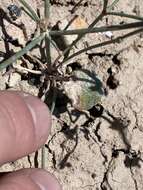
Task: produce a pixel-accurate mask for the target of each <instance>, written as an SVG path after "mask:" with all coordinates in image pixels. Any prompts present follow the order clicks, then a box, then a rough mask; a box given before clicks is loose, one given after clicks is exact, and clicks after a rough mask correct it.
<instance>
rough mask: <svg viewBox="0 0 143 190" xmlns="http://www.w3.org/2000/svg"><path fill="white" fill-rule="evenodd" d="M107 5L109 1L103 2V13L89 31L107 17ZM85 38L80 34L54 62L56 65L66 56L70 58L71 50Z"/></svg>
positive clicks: (104, 0) (90, 26)
mask: <svg viewBox="0 0 143 190" xmlns="http://www.w3.org/2000/svg"><path fill="white" fill-rule="evenodd" d="M107 4H108V0H103V9H102V12H101V13H100V14H99V16H98V17H97V18H96V19H95V20H94V21H93V22H92V23H91V24H90V25H89V27H88V29H89V31H90V30H91V29H92V28H93V27H94V26H95V25H96V24H97V23H98V22H99V21H100V20H101V19H102V18H103V17H104V16H105V15H106V8H107ZM84 36H85V33H84V34H80V35H79V36H78V37H77V38H76V40H74V41H73V42H72V43H71V45H69V46H68V47H67V48H66V49H65V50H64V51H63V54H62V55H59V56H58V57H57V58H56V60H55V61H54V65H56V63H57V61H58V60H59V59H60V58H61V57H62V56H64V55H66V57H68V55H69V52H70V50H71V49H72V47H73V46H75V45H76V44H77V42H78V41H79V40H81V38H83V37H84Z"/></svg>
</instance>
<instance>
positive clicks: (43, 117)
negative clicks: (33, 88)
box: [23, 95, 51, 144]
mask: <svg viewBox="0 0 143 190" xmlns="http://www.w3.org/2000/svg"><path fill="white" fill-rule="evenodd" d="M23 98H24V100H25V103H26V104H27V107H28V109H29V111H30V113H31V116H32V120H33V124H34V127H35V132H36V137H37V141H38V144H39V141H43V140H44V139H45V137H47V136H48V134H49V131H50V128H51V114H50V112H49V109H48V107H47V105H46V104H44V103H43V102H42V101H41V100H40V99H38V98H37V97H34V96H32V95H28V96H27V95H24V96H23ZM43 138H44V139H43Z"/></svg>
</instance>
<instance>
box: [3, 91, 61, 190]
mask: <svg viewBox="0 0 143 190" xmlns="http://www.w3.org/2000/svg"><path fill="white" fill-rule="evenodd" d="M50 128H51V115H50V112H49V110H48V108H47V106H46V105H45V104H44V103H43V102H41V101H40V100H39V99H37V98H36V97H33V96H31V95H28V94H24V93H21V92H13V91H1V92H0V135H1V137H0V165H3V164H4V163H7V162H10V161H15V160H17V159H19V158H21V157H23V156H26V155H28V154H30V153H32V152H34V151H36V150H37V149H39V148H40V147H41V146H42V145H43V144H44V143H45V141H46V140H47V137H48V134H49V133H50ZM0 189H1V190H19V189H20V190H61V187H60V185H59V183H58V181H57V180H56V178H55V177H54V176H52V175H51V174H49V173H48V172H47V171H45V170H42V169H22V170H18V171H15V172H9V173H1V174H0Z"/></svg>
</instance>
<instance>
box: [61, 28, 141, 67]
mask: <svg viewBox="0 0 143 190" xmlns="http://www.w3.org/2000/svg"><path fill="white" fill-rule="evenodd" d="M142 31H143V28H141V29H138V30H135V31H133V32H130V33H127V34H125V35H123V36H119V37H117V38H115V39H112V40H109V41H106V42H102V43H99V44H95V45H93V46H90V47H87V48H84V49H81V50H80V51H78V52H76V53H74V54H72V55H71V56H69V57H68V58H67V59H65V60H64V61H63V62H62V63H61V64H64V65H66V64H67V61H69V60H70V59H72V58H74V57H76V56H78V55H80V54H81V53H84V52H86V51H89V50H91V49H95V48H99V47H103V46H107V45H109V44H113V43H119V42H120V41H121V40H123V39H125V38H128V37H130V36H133V35H135V34H137V33H140V32H142Z"/></svg>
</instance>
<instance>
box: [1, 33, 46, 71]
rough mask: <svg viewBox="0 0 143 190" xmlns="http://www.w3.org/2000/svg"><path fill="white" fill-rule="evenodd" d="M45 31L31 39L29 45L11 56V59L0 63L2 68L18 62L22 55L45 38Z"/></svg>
mask: <svg viewBox="0 0 143 190" xmlns="http://www.w3.org/2000/svg"><path fill="white" fill-rule="evenodd" d="M44 37H45V33H42V34H41V35H40V36H38V37H37V38H35V39H34V40H33V41H31V42H30V43H29V44H28V45H27V46H25V47H24V48H23V49H22V50H20V51H19V52H17V53H16V54H15V55H13V56H11V57H10V58H9V59H7V60H5V61H3V62H2V63H0V70H2V69H4V68H6V67H7V66H9V65H11V64H12V63H14V62H16V61H17V60H18V59H19V58H20V57H21V56H23V55H24V54H26V53H27V52H28V51H29V50H31V49H32V48H33V47H34V46H35V45H36V44H38V43H39V42H40V41H41V40H42V39H44Z"/></svg>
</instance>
